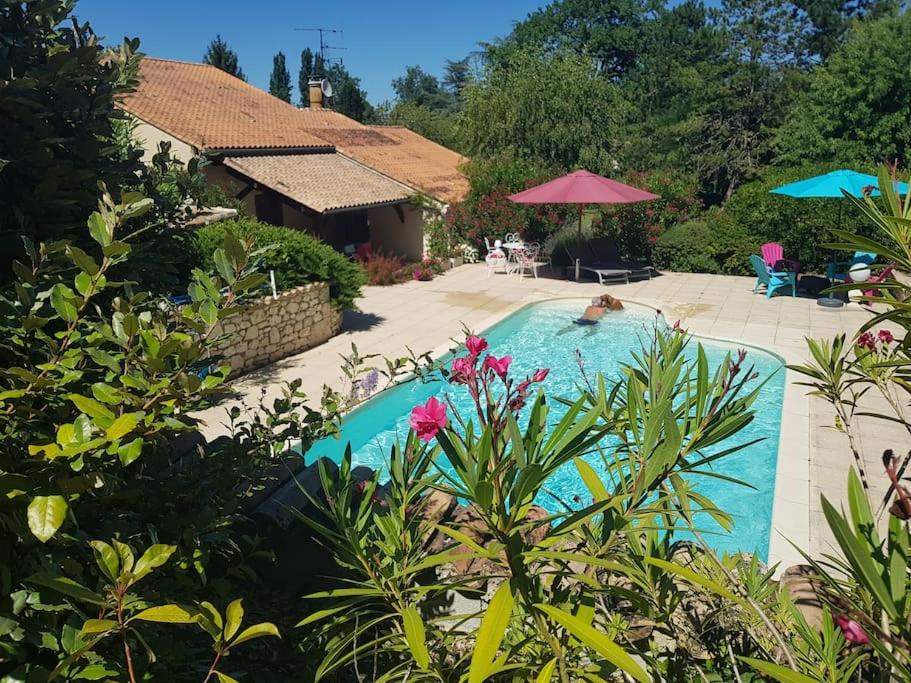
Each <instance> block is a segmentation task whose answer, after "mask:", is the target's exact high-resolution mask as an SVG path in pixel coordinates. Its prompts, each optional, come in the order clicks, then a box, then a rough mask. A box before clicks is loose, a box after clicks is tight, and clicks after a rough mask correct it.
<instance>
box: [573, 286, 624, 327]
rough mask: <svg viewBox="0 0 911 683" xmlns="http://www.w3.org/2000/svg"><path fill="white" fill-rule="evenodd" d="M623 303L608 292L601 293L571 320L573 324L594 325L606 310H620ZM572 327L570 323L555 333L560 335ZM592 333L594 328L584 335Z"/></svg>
mask: <svg viewBox="0 0 911 683" xmlns="http://www.w3.org/2000/svg"><path fill="white" fill-rule="evenodd" d="M622 310H623V304H622V303H621V302H620V300H619V299H615V298H614V297H612V296H611V295H610V294H602V295H601V296H599V297H595V298H594V299H592V301H591V303H590V304H589V305H588V307H587V308H586V309H585V312H584V313H582V316H581V317H579V318H577V319H576V320H574V321H573V324H574V325H588V326H594V325H596V324H597V323H598V320H599V319H600V318H602V317H603V316H604V315H605V314H606V313H607V312H608V311H622ZM572 329H573V326H572V325H569V326H568V327H566V328H564V329H562V330H560V331H559V332H558V333H557V334H558V335H562V334H566V333H567V332H570V331H571V330H572ZM592 334H594V330H591V331H590V333H589V334H588V335H586V336H591V335H592Z"/></svg>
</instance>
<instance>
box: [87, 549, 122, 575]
mask: <svg viewBox="0 0 911 683" xmlns="http://www.w3.org/2000/svg"><path fill="white" fill-rule="evenodd" d="M89 545H90V546H92V553H94V555H95V564H97V565H98V568H99V569H101V573H102V574H104V575H105V576H106V577H107V578H108V581H110V582H111V583H117V579H118V577H119V576H120V555H118V554H117V551H116V550H114V548H113V547H112V546H110V545H108V544H107V543H105V542H104V541H89Z"/></svg>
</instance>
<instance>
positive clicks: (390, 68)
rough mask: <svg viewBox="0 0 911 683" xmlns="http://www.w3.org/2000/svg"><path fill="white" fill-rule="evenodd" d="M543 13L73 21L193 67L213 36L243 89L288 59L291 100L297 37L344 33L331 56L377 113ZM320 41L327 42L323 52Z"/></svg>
mask: <svg viewBox="0 0 911 683" xmlns="http://www.w3.org/2000/svg"><path fill="white" fill-rule="evenodd" d="M543 4H546V3H545V2H544V0H449V1H440V0H437V1H434V0H430V1H429V2H420V3H418V2H407V1H405V0H383V1H377V0H372V1H367V0H334V1H332V2H326V1H324V2H312V1H311V2H307V1H303V2H301V1H297V2H294V1H292V0H259V2H249V0H247V1H244V2H241V1H240V0H220V1H215V0H190V1H189V2H187V1H186V0H183V1H182V2H177V1H176V0H153V1H151V2H150V1H149V0H143V1H142V2H139V1H137V0H80V2H79V3H78V4H77V6H76V12H77V14H78V16H79V18H80V19H81V20H88V21H90V22H91V23H92V26H93V27H94V28H95V30H96V31H97V32H98V33H99V34H100V35H102V36H105V37H106V39H107V40H108V42H113V43H116V42H119V41H120V38H122V37H123V36H125V35H126V36H131V37H133V36H138V37H139V38H140V39H141V40H142V50H143V52H145V53H146V54H149V55H152V56H155V57H167V58H170V59H182V60H187V61H193V62H199V61H201V60H202V55H203V53H204V52H205V49H206V45H207V44H208V43H209V41H210V40H211V39H212V38H214V37H215V34H216V33H220V34H221V35H222V37H223V38H224V39H225V40H226V41H227V42H228V43H229V44H230V45H231V47H233V48H234V49H235V50H236V51H237V53H238V55H239V57H240V64H241V67H242V68H243V70H244V72H245V73H246V74H247V79H248V80H249V81H250V82H251V83H253V84H254V85H257V86H259V87H261V88H268V85H269V72H270V71H271V70H272V56H273V55H274V54H275V53H276V52H278V51H279V50H281V51H282V52H284V53H285V55H286V57H287V58H288V66H289V70H290V71H291V80H292V83H294V85H295V89H294V93H293V95H292V96H293V98H294V99H295V101H296V100H297V96H298V93H297V88H296V86H297V70H298V65H299V64H300V51H301V49H303V48H304V47H306V46H307V45H310V46H311V47H312V48H314V49H315V48H317V47H318V46H319V38H318V36H317V34H315V33H310V32H300V31H295V30H294V29H295V28H310V27H325V28H337V29H341V30H342V31H343V32H344V34H343V37H341V38H339V37H337V36H330V37H329V38H330V40H331V43H330V44H333V45H340V46H342V47H345V48H347V49H346V50H345V51H344V52H336V53H333V54H334V55H336V56H340V57H342V59H343V60H344V63H345V66H347V67H348V70H349V71H350V72H351V73H352V74H353V75H355V76H357V77H359V78H360V79H361V84H362V87H364V89H365V90H366V91H367V96H368V99H369V100H370V101H371V102H373V103H374V104H376V103H379V102H382V101H383V100H386V99H390V98H391V97H392V95H393V92H392V86H391V85H390V82H391V81H392V79H393V78H396V77H397V76H399V75H401V74H402V73H404V71H405V67H406V66H409V65H413V64H419V65H421V66H422V67H423V68H425V69H426V70H427V71H430V72H432V73H437V74H439V73H440V72H441V70H442V67H443V64H444V61H445V60H446V59H460V58H461V57H464V56H465V55H467V54H468V53H469V52H471V51H472V50H475V49H476V48H477V44H478V42H479V41H487V40H491V39H492V38H495V37H497V36H503V35H506V34H507V33H509V31H510V30H511V28H512V25H513V22H515V21H519V20H521V19H523V18H524V17H525V16H526V15H527V14H528V13H529V12H530V11H532V10H534V9H536V8H537V7H539V6H541V5H543ZM330 40H327V42H330Z"/></svg>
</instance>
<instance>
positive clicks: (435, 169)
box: [300, 109, 469, 202]
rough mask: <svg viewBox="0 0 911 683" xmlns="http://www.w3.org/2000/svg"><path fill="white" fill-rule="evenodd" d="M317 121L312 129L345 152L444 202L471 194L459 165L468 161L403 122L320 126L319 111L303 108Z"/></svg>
mask: <svg viewBox="0 0 911 683" xmlns="http://www.w3.org/2000/svg"><path fill="white" fill-rule="evenodd" d="M300 113H301V115H303V116H305V117H307V118H308V119H309V120H310V121H312V122H313V123H314V125H313V127H312V128H310V130H311V131H312V132H313V133H314V134H315V135H318V136H320V137H322V138H324V139H326V140H329V141H330V142H332V143H333V144H335V146H336V149H338V150H339V151H340V152H342V153H343V154H346V155H348V156H350V157H351V158H352V159H357V160H358V161H360V162H361V163H363V164H366V165H368V166H370V167H371V168H375V169H376V170H378V171H380V172H381V173H384V174H386V175H388V176H390V177H391V178H395V179H396V180H398V181H400V182H403V183H407V184H408V185H410V186H412V187H415V188H417V189H419V190H422V191H423V192H426V193H427V194H429V195H431V196H433V197H436V198H437V199H439V200H441V201H444V202H456V201H460V200H462V199H464V198H465V196H466V195H467V194H468V189H469V186H468V178H466V177H465V174H464V173H462V172H461V171H460V170H459V168H460V166H461V165H462V164H463V163H465V161H467V160H466V159H465V157H463V156H461V155H460V154H458V153H457V152H453V151H452V150H451V149H448V148H446V147H443V146H442V145H438V144H437V143H435V142H433V141H432V140H428V139H427V138H425V137H423V136H422V135H418V134H417V133H415V132H414V131H411V130H409V129H407V128H404V127H401V126H363V125H362V126H360V127H357V128H355V127H349V128H334V129H329V128H320V127H317V125H315V124H316V122H318V121H320V120H321V119H320V118H319V116H320V113H319V112H315V111H311V110H309V109H302V110H301V112H300Z"/></svg>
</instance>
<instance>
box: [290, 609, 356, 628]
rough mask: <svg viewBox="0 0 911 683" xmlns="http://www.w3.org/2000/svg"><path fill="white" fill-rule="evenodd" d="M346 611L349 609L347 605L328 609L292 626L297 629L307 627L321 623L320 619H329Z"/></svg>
mask: <svg viewBox="0 0 911 683" xmlns="http://www.w3.org/2000/svg"><path fill="white" fill-rule="evenodd" d="M348 609H351V608H350V607H349V606H348V605H342V606H341V607H330V608H329V609H321V610H319V611H317V612H314V613H313V614H310V615H308V616H306V617H305V618H303V619H301V620H300V621H299V622H297V623H296V624H295V625H294V627H295V628H299V627H301V626H307V625H308V624H312V623H315V622H317V621H321V620H322V619H325V618H327V617H331V616H332V615H334V614H338V613H339V612H343V611H345V610H348Z"/></svg>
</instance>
